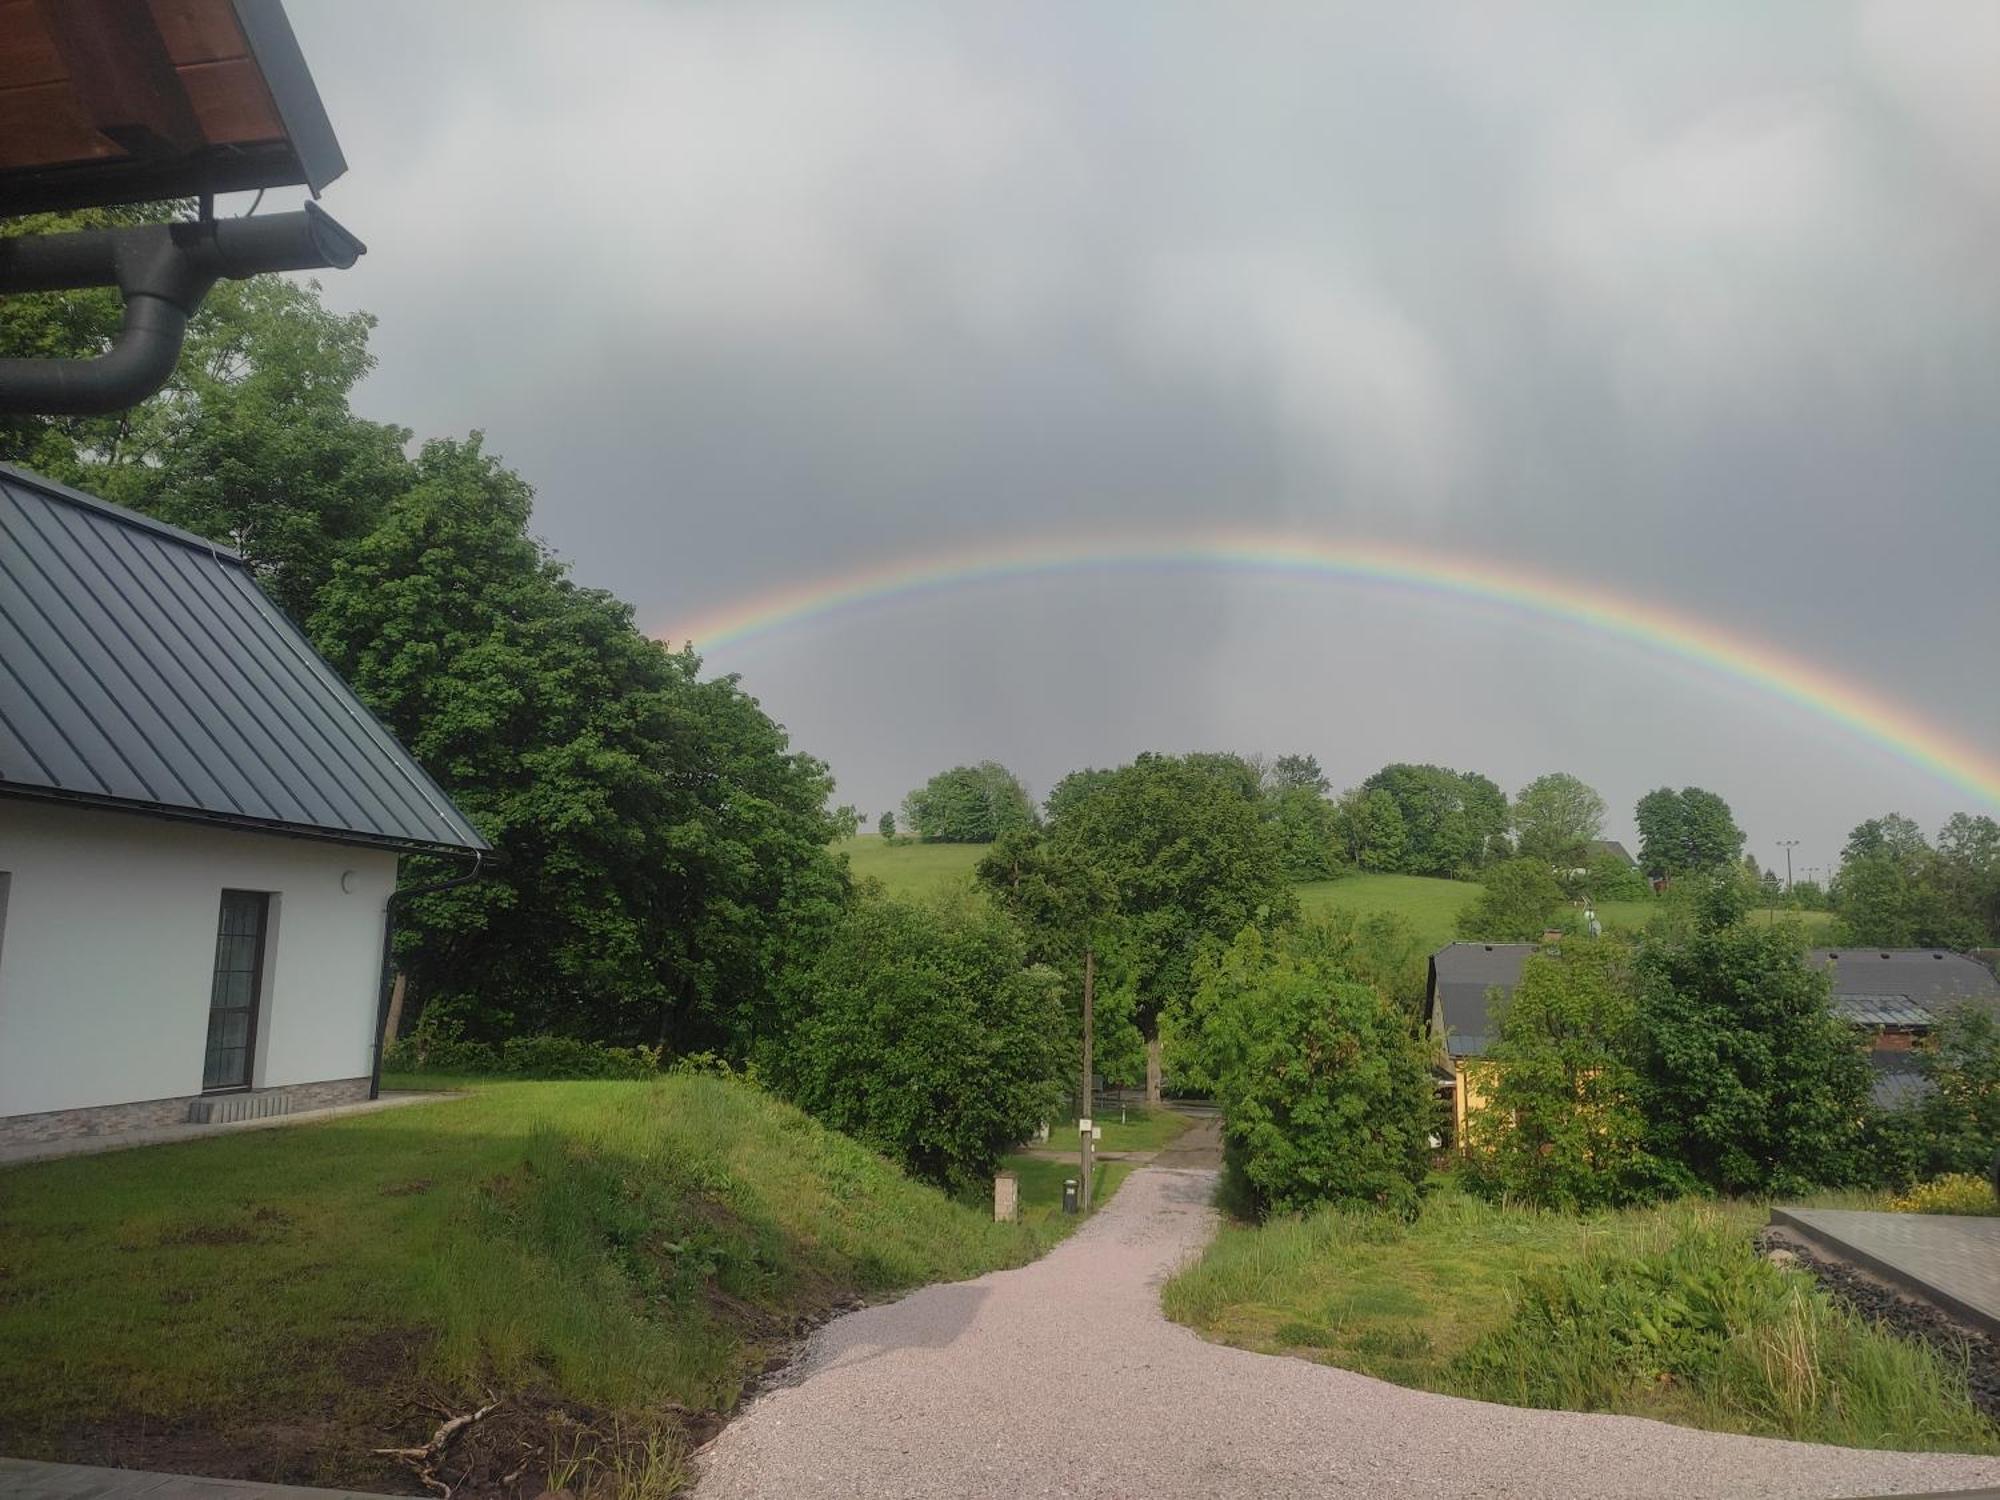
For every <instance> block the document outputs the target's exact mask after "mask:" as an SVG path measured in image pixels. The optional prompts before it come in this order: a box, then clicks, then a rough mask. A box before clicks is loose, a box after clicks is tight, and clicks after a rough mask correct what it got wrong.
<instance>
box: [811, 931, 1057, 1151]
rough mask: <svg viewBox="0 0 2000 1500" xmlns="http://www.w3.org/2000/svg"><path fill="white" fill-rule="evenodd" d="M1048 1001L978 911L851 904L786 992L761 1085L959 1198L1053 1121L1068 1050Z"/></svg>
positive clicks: (1022, 954) (1014, 950) (1052, 987)
mask: <svg viewBox="0 0 2000 1500" xmlns="http://www.w3.org/2000/svg"><path fill="white" fill-rule="evenodd" d="M1060 988H1061V981H1060V979H1059V978H1058V977H1057V976H1056V975H1055V974H1054V973H1053V972H1052V971H1050V970H1048V969H1044V968H1034V967H1029V966H1028V964H1027V951H1026V948H1025V945H1024V944H1023V942H1022V938H1021V934H1020V932H1019V930H1018V929H1017V928H1016V927H1015V925H1014V924H1013V923H1012V922H1011V921H1009V920H1008V919H1007V918H1006V917H1005V916H1004V915H1002V914H1001V913H999V912H996V911H994V910H993V909H992V908H991V907H990V906H988V905H986V904H984V903H981V902H977V901H972V900H966V899H959V900H955V901H938V902H932V903H914V902H902V901H891V900H885V899H863V900H861V901H859V902H857V903H856V904H855V906H854V908H853V909H852V910H851V911H850V912H849V913H848V915H847V916H846V917H845V918H844V919H843V920H842V921H841V922H840V923H839V924H838V925H837V926H836V927H835V928H834V930H833V931H832V933H831V934H830V935H829V937H828V938H827V939H826V941H825V942H824V943H822V944H821V945H820V947H819V949H818V951H817V952H816V953H815V954H814V955H813V956H812V957H811V959H810V960H809V961H808V962H806V963H804V964H802V965H801V966H800V967H799V969H798V970H797V971H796V972H795V974H794V975H793V976H792V978H791V979H790V981H789V982H788V991H789V993H790V1010H791V1012H792V1014H793V1015H794V1016H795V1022H794V1024H793V1025H792V1026H791V1028H790V1030H789V1032H788V1034H787V1037H786V1040H785V1042H784V1043H783V1045H782V1047H781V1048H780V1049H778V1050H777V1053H776V1055H775V1058H774V1061H773V1064H772V1074H773V1077H774V1079H775V1081H776V1083H777V1086H778V1087H779V1089H780V1090H781V1091H782V1092H784V1093H785V1094H787V1095H788V1096H790V1097H791V1098H792V1099H793V1100H795V1101H796V1102H797V1103H798V1104H799V1105H800V1106H801V1107H803V1108H804V1109H806V1110H808V1111H810V1112H811V1113H812V1114H813V1115H815V1116H817V1117H818V1118H819V1119H821V1120H823V1121H825V1122H826V1123H827V1124H829V1125H831V1126H833V1127H834V1128H835V1129H837V1130H844V1131H846V1132H847V1133H848V1134H849V1135H852V1136H854V1137H855V1138H856V1139H858V1140H860V1141H863V1142H865V1143H866V1144H868V1145H870V1146H873V1147H874V1148H875V1149H877V1150H879V1151H881V1152H883V1153H884V1154H885V1155H887V1156H889V1157H891V1158H892V1159H894V1160H896V1161H898V1162H900V1163H901V1164H902V1165H903V1166H904V1167H905V1168H906V1169H907V1170H909V1171H910V1172H913V1173H915V1174H916V1175H917V1176H920V1177H923V1178H926V1179H927V1180H929V1181H932V1182H935V1183H938V1184H940V1185H941V1186H943V1187H946V1188H949V1189H954V1190H956V1189H962V1188H966V1187H969V1186H972V1185H974V1184H978V1183H981V1182H983V1181H985V1180H986V1179H988V1178H990V1177H991V1175H992V1173H993V1169H994V1167H995V1165H996V1164H997V1162H998V1160H999V1158H1000V1155H1001V1154H1002V1153H1003V1152H1005V1151H1007V1150H1010V1149H1012V1147H1013V1146H1015V1145H1016V1144H1017V1143H1019V1142H1020V1141H1022V1140H1024V1139H1026V1138H1027V1137H1028V1136H1029V1135H1031V1134H1032V1133H1033V1132H1034V1130H1035V1129H1036V1127H1037V1126H1039V1125H1040V1124H1042V1123H1043V1122H1045V1121H1047V1120H1050V1119H1052V1118H1054V1117H1055V1116H1056V1114H1057V1112H1058V1111H1059V1109H1060V1106H1061V1102H1062V1098H1063V1091H1064V1084H1065V1081H1066V1074H1067V1071H1068V1068H1069V1065H1070V1058H1071V1057H1072V1056H1073V1055H1074V1046H1075V1041H1076V1032H1075V1029H1074V1025H1073V1023H1071V1022H1070V1021H1069V1020H1067V1019H1066V1018H1065V1015H1064V1012H1063V1004H1062V1000H1061V997H1060V994H1059V990H1060Z"/></svg>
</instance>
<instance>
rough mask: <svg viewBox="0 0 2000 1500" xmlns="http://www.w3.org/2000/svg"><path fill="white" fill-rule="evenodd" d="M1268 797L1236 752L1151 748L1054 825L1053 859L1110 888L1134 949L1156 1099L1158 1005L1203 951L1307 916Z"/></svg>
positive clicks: (1114, 920) (1131, 955)
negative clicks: (1246, 931)
mask: <svg viewBox="0 0 2000 1500" xmlns="http://www.w3.org/2000/svg"><path fill="white" fill-rule="evenodd" d="M1246 772H1247V773H1248V774H1245V773H1246ZM1260 801H1261V799H1260V796H1259V792H1258V786H1257V777H1256V775H1255V773H1254V772H1250V771H1249V768H1248V767H1247V766H1245V765H1244V763H1243V762H1242V761H1240V760H1237V759H1236V758H1235V757H1225V756H1215V755H1193V756H1173V755H1157V754H1150V753H1149V754H1145V755H1141V756H1139V758H1138V759H1137V760H1135V761H1134V762H1133V763H1132V764H1130V765H1128V766H1121V767H1119V768H1118V769H1117V770H1116V771H1114V772H1111V773H1109V774H1107V775H1104V776H1101V777H1097V778H1094V779H1093V781H1092V782H1091V783H1090V785H1089V787H1088V789H1087V791H1084V792H1081V793H1079V794H1078V795H1076V796H1074V797H1068V798H1065V799H1063V800H1062V801H1061V803H1060V804H1059V805H1060V807H1061V812H1060V813H1059V814H1058V815H1057V816H1055V817H1053V818H1052V819H1051V820H1050V823H1049V829H1048V839H1047V849H1048V855H1049V858H1050V860H1051V861H1053V862H1054V864H1055V866H1056V867H1057V868H1059V869H1063V870H1066V871H1077V872H1087V875H1076V876H1069V877H1066V878H1073V879H1087V881H1088V882H1089V884H1090V886H1091V888H1092V889H1093V890H1095V891H1098V892H1101V893H1102V897H1101V899H1102V900H1103V902H1104V909H1105V910H1106V912H1107V913H1108V918H1107V920H1108V921H1109V922H1110V923H1111V924H1113V925H1114V926H1115V928H1116V930H1117V934H1118V941H1119V943H1120V945H1121V948H1122V950H1123V952H1124V953H1125V954H1126V955H1127V960H1128V962H1129V965H1130V970H1129V972H1130V977H1131V983H1132V987H1133V995H1134V1002H1135V1008H1136V1011H1137V1015H1138V1019H1139V1024H1140V1027H1141V1029H1142V1030H1143V1031H1144V1033H1145V1036H1146V1040H1147V1069H1146V1088H1147V1096H1148V1098H1149V1099H1157V1098H1158V1097H1159V1090H1160V1075H1159V1015H1160V1011H1161V1009H1162V1008H1163V1007H1164V1006H1166V1005H1167V1004H1169V1003H1170V1002H1171V1001H1172V1000H1173V999H1174V998H1175V997H1176V996H1180V995H1184V994H1186V993H1187V992H1188V990H1189V988H1190V986H1191V984H1192V974H1193V966H1194V961H1195V958H1196V956H1197V954H1199V953H1200V952H1201V951H1202V950H1203V949H1204V948H1205V947H1207V946H1209V945H1212V944H1217V943H1226V942H1228V941H1230V940H1231V939H1232V938H1234V937H1235V935H1236V934H1237V933H1238V932H1240V931H1242V929H1243V928H1244V927H1246V926H1253V925H1255V926H1269V925H1272V924H1274V923H1278V922H1282V921H1285V920H1288V919H1289V918H1290V917H1292V916H1293V915H1295V914H1296V912H1297V909H1298V902H1297V898H1296V897H1295V896H1294V895H1293V893H1292V888H1291V885H1290V883H1289V882H1288V881H1287V880H1286V879H1285V873H1284V865H1283V859H1282V851H1281V850H1280V848H1279V845H1278V839H1277V835H1276V831H1275V829H1274V828H1273V826H1272V825H1271V823H1270V822H1269V821H1268V820H1267V819H1265V818H1264V817H1263V815H1262V810H1261V805H1260ZM1094 899H1095V898H1094Z"/></svg>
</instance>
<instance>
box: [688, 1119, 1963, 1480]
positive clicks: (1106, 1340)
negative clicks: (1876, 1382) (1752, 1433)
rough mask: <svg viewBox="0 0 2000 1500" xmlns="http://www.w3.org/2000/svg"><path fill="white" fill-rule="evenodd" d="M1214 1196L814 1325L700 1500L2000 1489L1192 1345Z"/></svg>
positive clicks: (1170, 1171)
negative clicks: (1190, 1322) (1179, 1316)
mask: <svg viewBox="0 0 2000 1500" xmlns="http://www.w3.org/2000/svg"><path fill="white" fill-rule="evenodd" d="M1187 1154H1188V1155H1192V1154H1193V1153H1192V1152H1189V1153H1187ZM1174 1155H1176V1156H1180V1155H1182V1153H1179V1152H1176V1153H1174ZM1214 1181H1215V1178H1214V1173H1213V1172H1211V1171H1205V1170H1199V1169H1187V1168H1181V1167H1176V1166H1173V1165H1155V1166H1152V1167H1146V1168H1142V1169H1141V1170H1139V1171H1137V1172H1134V1173H1133V1174H1132V1176H1131V1177H1129V1178H1127V1179H1126V1181H1125V1184H1124V1185H1123V1186H1122V1187H1121V1188H1120V1189H1119V1190H1118V1195H1117V1197H1115V1198H1114V1199H1112V1201H1111V1203H1110V1205H1109V1206H1108V1207H1107V1208H1106V1209H1105V1210H1104V1211H1103V1212H1102V1213H1100V1214H1099V1215H1098V1216H1097V1217H1096V1218H1094V1219H1093V1220H1092V1221H1091V1222H1090V1223H1089V1224H1087V1225H1085V1226H1084V1227H1083V1229H1082V1230H1081V1231H1079V1232H1078V1233H1077V1234H1076V1235H1075V1236H1073V1237H1072V1238H1070V1239H1069V1240H1067V1241H1065V1242H1064V1243H1063V1244H1061V1245H1060V1246H1058V1247H1057V1248H1056V1249H1055V1250H1054V1251H1052V1252H1051V1253H1050V1254H1049V1255H1047V1256H1046V1257H1044V1258H1043V1259H1042V1260H1040V1261H1037V1262H1036V1263H1035V1264H1033V1265H1030V1266H1024V1267H1022V1268H1021V1269H1020V1270H1016V1271H1002V1272H997V1273H995V1274H994V1275H991V1276H984V1277H981V1278H980V1279H979V1280H977V1281H968V1282H960V1283H956V1284H953V1285H947V1286H934V1287H928V1288H926V1289H924V1290H923V1291H920V1292H917V1293H916V1294H914V1295H913V1296H910V1297H906V1298H904V1299H903V1300H902V1301H900V1302H895V1303H891V1304H888V1305H886V1306H883V1307H872V1308H867V1309H865V1310H863V1311H861V1312H856V1313H851V1314H849V1315H848V1316H846V1317H843V1318H840V1319H838V1320H837V1321H835V1322H833V1323H829V1324H828V1325H827V1326H826V1327H825V1328H823V1329H821V1330H820V1332H819V1333H818V1334H817V1335H816V1336H815V1337H814V1338H813V1340H812V1342H811V1344H810V1345H809V1346H808V1348H807V1351H806V1353H805V1355H804V1357H803V1359H802V1360H801V1362H800V1364H799V1366H798V1368H797V1370H796V1371H795V1372H794V1376H793V1378H792V1380H791V1382H790V1383H788V1384H786V1385H784V1386H781V1387H780V1388H778V1389H776V1390H773V1391H770V1392H768V1393H766V1394H765V1395H763V1396H761V1397H760V1398H758V1399H757V1400H756V1401H755V1402H753V1403H752V1405H751V1406H750V1409H749V1410H748V1411H747V1412H746V1413H745V1414H744V1415H743V1416H742V1417H741V1418H739V1419H738V1420H737V1421H735V1422H734V1423H732V1424H731V1425H730V1426H729V1427H727V1428H726V1429H724V1431H723V1433H722V1434H721V1436H720V1437H718V1438H717V1439H716V1440H715V1442H714V1443H713V1444H712V1445H711V1446H710V1447H709V1449H708V1450H707V1452H706V1454H705V1455H704V1457H703V1470H702V1480H701V1483H700V1486H699V1487H698V1489H697V1490H696V1492H695V1493H696V1496H697V1500H728V1497H732V1496H745V1497H747V1496H757V1497H767V1500H777V1497H786V1500H789V1497H801V1500H803V1497H815V1500H817V1497H837V1496H869V1497H877V1496H940V1497H942V1496H972V1497H980V1496H1001V1497H1006V1500H1024V1497H1029V1496H1047V1495H1074V1496H1085V1495H1087V1496H1092V1497H1107V1500H1108V1497H1121V1496H1131V1497H1134V1500H1176V1497H1181V1496H1186V1497H1190V1500H1192V1497H1210V1496H1214V1497H1228V1496H1252V1495H1254V1496H1291V1495H1346V1496H1371V1497H1372V1496H1419V1495H1421V1496H1429V1497H1441V1496H1482V1497H1499V1496H1535V1497H1543V1496H1549V1497H1556V1496H1560V1497H1575V1500H1601V1497H1606V1496H1629V1497H1645V1496H1657V1497H1663V1500H1665V1497H1671V1500H1696V1497H1699V1496H1708V1495H1714V1496H1732V1497H1734V1496H1785V1497H1797V1500H1807V1497H1811V1500H1826V1497H1833V1496H1853V1495H1877V1494H1887V1493H1897V1492H1900V1493H1905V1494H1907V1493H1911V1492H1917V1491H1939V1490H1953V1489H1965V1488H1969V1487H1972V1486H1979V1485H1993V1486H2000V1459H1982V1458H1969V1457H1951V1456H1939V1455H1926V1456H1918V1455H1909V1454H1893V1453H1861V1452H1855V1451H1852V1450H1848V1449H1840V1448H1821V1447H1813V1446H1809V1445H1805V1444H1800V1443H1782V1442H1775V1441H1770V1440H1767V1439H1761V1438H1742V1437H1724V1436H1719V1435H1717V1434H1714V1433H1705V1432H1693V1431H1689V1430H1687V1429H1684V1428H1678V1427H1669V1426H1665V1425H1663V1424H1661V1423H1658V1422H1648V1421H1642V1420H1639V1419H1637V1418H1632V1417H1606V1416H1584V1415H1579V1414H1575V1413H1570V1412H1542V1411H1523V1410H1518V1409H1515V1408H1512V1407H1504V1406H1489V1405H1486V1404H1484V1403H1481V1402H1475V1401H1462V1400H1459V1399H1457V1398H1455V1397H1451V1396H1435V1395H1431V1394H1429V1393H1427V1392H1422V1391H1411V1390H1405V1389H1403V1388H1402V1387H1400V1386H1393V1385H1387V1384H1385V1383H1383V1382H1381V1381H1378V1380H1371V1379H1369V1378H1368V1377H1367V1376H1364V1375H1356V1374H1353V1373H1351V1372H1349V1371H1345V1370H1335V1369H1331V1368H1329V1367H1327V1366H1324V1365H1316V1364H1312V1363H1309V1362H1307V1361H1305V1360H1298V1359H1284V1358H1274V1357H1271V1356H1268V1355H1261V1354H1250V1353H1247V1352H1245V1351H1243V1350H1239V1349H1228V1348H1224V1347H1222V1346H1221V1345H1218V1344H1209V1343H1204V1342H1202V1341H1201V1340H1200V1339H1198V1338H1196V1337H1195V1336H1194V1334H1192V1333H1190V1332H1189V1331H1188V1330H1187V1329H1185V1328H1181V1327H1179V1326H1177V1325H1175V1324H1172V1323H1169V1322H1168V1321H1167V1320H1166V1319H1165V1318H1164V1317H1162V1316H1161V1314H1160V1310H1159V1288H1160V1284H1161V1283H1162V1282H1163V1281H1164V1280H1165V1279H1166V1278H1167V1277H1168V1276H1169V1275H1170V1274H1171V1273H1172V1272H1173V1270H1174V1269H1175V1268H1176V1267H1177V1266H1179V1265H1180V1264H1182V1263H1183V1262H1184V1261H1185V1260H1186V1259H1187V1258H1188V1257H1189V1256H1190V1255H1192V1254H1194V1253H1195V1252H1196V1251H1197V1250H1198V1249H1199V1248H1200V1247H1201V1245H1202V1243H1203V1242H1204V1241H1205V1240H1206V1239H1207V1237H1208V1235H1209V1234H1210V1232H1211V1230H1212V1227H1213V1222H1214V1216H1213V1211H1212V1210H1211V1209H1209V1208H1208V1207H1207V1204H1208V1201H1209V1196H1210V1193H1211V1191H1212V1190H1213V1187H1214Z"/></svg>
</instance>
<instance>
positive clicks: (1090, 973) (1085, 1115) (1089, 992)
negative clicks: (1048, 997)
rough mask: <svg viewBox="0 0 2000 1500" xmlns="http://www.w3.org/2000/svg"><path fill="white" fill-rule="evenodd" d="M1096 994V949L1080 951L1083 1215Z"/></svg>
mask: <svg viewBox="0 0 2000 1500" xmlns="http://www.w3.org/2000/svg"><path fill="white" fill-rule="evenodd" d="M1096 995H1097V950H1096V949H1095V948H1085V949H1084V950H1083V1094H1082V1096H1081V1097H1082V1106H1081V1108H1079V1109H1078V1110H1077V1112H1076V1122H1077V1133H1078V1134H1079V1135H1081V1136H1082V1137H1083V1140H1082V1142H1081V1144H1080V1145H1079V1147H1078V1149H1079V1150H1080V1151H1081V1152H1082V1154H1083V1179H1082V1181H1080V1182H1079V1183H1078V1184H1077V1203H1078V1206H1079V1208H1080V1210H1081V1211H1082V1212H1083V1213H1089V1212H1090V1176H1091V1170H1090V1169H1091V1166H1092V1161H1091V1158H1092V1157H1093V1156H1095V1155H1096V1151H1095V1149H1094V1147H1093V1143H1092V1141H1091V1132H1092V1130H1093V1129H1094V1128H1095V1127H1096V1124H1097V1121H1096V1117H1095V1116H1094V1115H1093V1114H1092V1113H1091V1111H1092V1110H1094V1109H1095V1108H1096V1107H1097V1102H1096V1098H1095V1094H1096V1090H1094V1089H1092V1088H1091V1086H1090V1064H1091V1057H1090V1043H1091V1035H1090V1026H1091V1014H1090V1012H1091V1006H1092V1005H1093V1003H1094V1002H1095V1000H1096Z"/></svg>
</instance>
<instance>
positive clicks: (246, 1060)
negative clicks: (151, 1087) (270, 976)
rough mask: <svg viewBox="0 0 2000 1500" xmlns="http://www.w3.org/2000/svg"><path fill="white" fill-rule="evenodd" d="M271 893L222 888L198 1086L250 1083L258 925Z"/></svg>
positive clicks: (258, 981)
mask: <svg viewBox="0 0 2000 1500" xmlns="http://www.w3.org/2000/svg"><path fill="white" fill-rule="evenodd" d="M270 912H271V898H270V897H269V896H268V895H266V894H265V893H264V892H263V891H224V892H223V893H222V916H221V919H220V921H219V922H218V923H217V925H216V933H215V972H214V974H213V976H212V977H211V980H210V983H209V991H208V1052H207V1055H206V1057H205V1059H204V1060H203V1063H202V1070H201V1086H202V1088H203V1089H244V1088H248V1087H249V1086H250V1065H251V1060H252V1059H253V1058H254V1057H255V1056H256V1053H257V1011H258V1007H259V1003H260V1002H261V1001H262V999H263V993H262V991H263V987H264V930H265V927H266V925H267V919H268V918H269V916H270Z"/></svg>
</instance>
